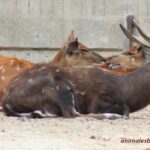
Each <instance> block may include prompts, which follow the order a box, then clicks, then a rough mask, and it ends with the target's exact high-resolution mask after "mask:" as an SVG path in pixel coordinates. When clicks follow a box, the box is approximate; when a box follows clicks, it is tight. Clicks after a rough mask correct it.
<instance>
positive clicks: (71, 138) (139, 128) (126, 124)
mask: <svg viewBox="0 0 150 150" xmlns="http://www.w3.org/2000/svg"><path fill="white" fill-rule="evenodd" d="M123 138H126V139H127V140H128V139H134V140H138V139H141V140H147V141H148V142H149V143H148V142H147V143H145V142H143V143H121V141H122V140H123ZM148 138H149V139H148ZM105 149H106V150H107V149H108V150H110V149H111V150H128V149H129V150H141V149H142V150H143V149H144V150H150V106H148V107H147V108H145V109H143V110H141V111H138V112H136V113H133V114H131V115H130V118H129V119H116V120H108V119H104V120H96V119H93V118H83V117H82V118H75V119H64V118H55V119H54V118H53V119H24V118H15V117H6V116H4V114H3V113H2V112H1V113H0V150H105Z"/></svg>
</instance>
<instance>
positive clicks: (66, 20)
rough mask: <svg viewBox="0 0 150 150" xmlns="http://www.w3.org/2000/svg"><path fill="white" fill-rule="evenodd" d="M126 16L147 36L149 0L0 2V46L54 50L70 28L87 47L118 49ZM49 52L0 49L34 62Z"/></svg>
mask: <svg viewBox="0 0 150 150" xmlns="http://www.w3.org/2000/svg"><path fill="white" fill-rule="evenodd" d="M128 14H134V15H135V16H136V18H137V19H138V20H139V23H140V24H141V26H142V27H143V29H144V30H145V31H146V32H149V33H150V28H149V26H150V0H0V46H6V47H7V46H10V47H12V46H15V47H51V48H58V47H61V46H62V44H63V43H64V41H65V40H66V39H67V37H68V34H69V33H70V31H71V30H72V29H73V30H74V31H75V33H76V35H77V36H78V37H79V40H80V41H81V42H82V43H84V44H85V45H87V46H88V47H90V48H122V46H123V41H124V39H125V37H124V35H123V34H122V32H121V31H120V28H119V26H118V24H119V23H120V22H121V23H123V24H124V22H125V18H126V16H127V15H128ZM53 53H54V52H52V53H49V52H48V51H38V52H36V51H31V50H30V51H7V50H0V54H2V55H11V56H12V55H13V56H17V57H21V58H24V59H28V60H33V61H34V62H38V61H40V62H41V61H45V60H49V59H51V57H52V56H53ZM102 54H104V55H107V54H108V55H112V54H114V52H113V53H112V52H109V53H108V52H104V53H102Z"/></svg>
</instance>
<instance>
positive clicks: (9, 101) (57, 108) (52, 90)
mask: <svg viewBox="0 0 150 150" xmlns="http://www.w3.org/2000/svg"><path fill="white" fill-rule="evenodd" d="M101 73H102V74H101ZM79 74H80V75H79ZM97 77H98V78H97ZM111 77H112V78H111ZM117 77H118V76H117ZM117 77H116V76H113V75H112V74H108V73H107V72H105V71H102V70H100V69H97V68H92V67H86V68H84V67H75V68H61V67H56V66H52V65H50V64H43V65H37V66H35V67H33V68H32V69H29V70H27V71H25V72H24V73H22V74H20V75H19V76H17V77H15V78H14V79H12V81H11V82H10V84H9V85H8V87H7V90H6V92H5V94H4V97H3V100H2V101H3V110H4V112H5V114H6V115H8V116H30V117H33V116H36V115H37V112H38V111H40V112H41V113H43V114H44V115H40V113H38V115H40V117H43V116H47V117H49V116H55V115H56V116H65V117H66V115H64V114H63V113H62V112H63V110H66V111H67V110H73V111H71V112H76V111H75V110H74V109H73V108H72V107H73V100H71V98H72V99H73V98H74V99H75V104H74V105H75V108H76V110H77V112H79V113H80V114H84V115H85V114H90V113H93V114H99V113H113V114H116V115H117V114H118V116H119V114H120V115H123V114H125V113H126V111H127V109H126V106H125V104H124V103H122V101H119V100H118V99H116V98H117V97H116V95H115V90H116V81H115V80H116V78H117ZM110 83H111V84H110ZM109 84H110V85H109ZM67 89H68V90H67ZM70 91H71V92H70ZM72 91H73V92H72ZM73 93H74V94H73ZM71 95H72V96H71ZM62 103H63V104H64V105H62ZM70 103H71V104H70ZM67 104H68V105H67ZM62 107H63V108H62ZM67 108H68V109H67ZM69 112H70V111H69ZM47 114H48V115H47ZM49 114H53V115H49ZM67 114H68V111H67ZM69 114H71V113H69ZM75 114H76V115H72V117H74V116H78V115H77V113H75ZM68 116H69V117H70V115H68ZM68 116H67V117H68Z"/></svg>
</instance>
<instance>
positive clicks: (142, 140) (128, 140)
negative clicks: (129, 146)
mask: <svg viewBox="0 0 150 150" xmlns="http://www.w3.org/2000/svg"><path fill="white" fill-rule="evenodd" d="M121 143H149V144H150V138H138V139H134V138H121Z"/></svg>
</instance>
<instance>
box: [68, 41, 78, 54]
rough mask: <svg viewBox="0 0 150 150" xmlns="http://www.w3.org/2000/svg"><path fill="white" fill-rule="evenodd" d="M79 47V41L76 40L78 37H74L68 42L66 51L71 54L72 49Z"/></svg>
mask: <svg viewBox="0 0 150 150" xmlns="http://www.w3.org/2000/svg"><path fill="white" fill-rule="evenodd" d="M78 47H79V42H78V38H76V39H75V40H74V41H73V42H70V43H69V44H68V46H67V49H66V51H67V53H68V54H73V52H74V51H76V50H77V49H78Z"/></svg>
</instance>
